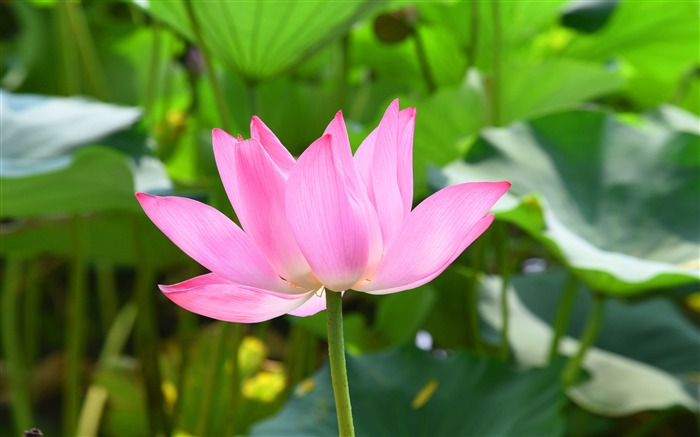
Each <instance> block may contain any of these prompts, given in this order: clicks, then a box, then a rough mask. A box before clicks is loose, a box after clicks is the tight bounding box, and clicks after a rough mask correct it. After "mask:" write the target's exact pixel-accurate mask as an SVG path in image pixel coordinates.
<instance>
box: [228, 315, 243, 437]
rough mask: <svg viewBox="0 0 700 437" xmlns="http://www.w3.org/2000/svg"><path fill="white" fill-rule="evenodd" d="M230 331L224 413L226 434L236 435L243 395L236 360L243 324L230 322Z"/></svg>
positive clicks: (238, 365)
mask: <svg viewBox="0 0 700 437" xmlns="http://www.w3.org/2000/svg"><path fill="white" fill-rule="evenodd" d="M229 325H230V326H231V328H232V333H231V335H230V337H231V342H230V345H229V347H230V350H231V354H230V355H229V356H228V359H229V360H230V363H231V375H230V378H231V379H230V382H229V387H228V388H229V393H228V402H229V404H228V405H229V407H228V409H227V414H226V435H237V434H236V427H237V425H238V422H237V419H238V417H239V416H238V412H239V411H240V409H241V406H242V402H241V401H242V399H243V396H242V395H241V369H240V363H239V361H238V355H239V352H240V349H241V342H242V341H243V336H244V334H245V332H244V329H243V325H241V324H240V323H230V324H229Z"/></svg>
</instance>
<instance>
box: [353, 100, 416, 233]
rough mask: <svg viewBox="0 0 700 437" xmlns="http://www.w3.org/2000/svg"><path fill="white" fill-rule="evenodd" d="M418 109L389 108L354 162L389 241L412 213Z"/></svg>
mask: <svg viewBox="0 0 700 437" xmlns="http://www.w3.org/2000/svg"><path fill="white" fill-rule="evenodd" d="M414 121H415V110H414V109H413V108H409V109H406V110H404V111H401V112H399V101H398V100H394V101H393V102H392V103H391V105H389V107H388V108H387V110H386V112H385V113H384V116H383V117H382V120H381V121H380V122H379V126H378V127H377V129H375V131H374V132H372V133H371V134H370V136H369V137H368V138H367V139H366V140H365V141H364V142H363V143H362V144H361V145H360V148H359V149H358V151H357V153H356V154H355V162H356V165H357V167H358V172H359V173H360V175H361V177H362V179H363V182H364V183H365V184H366V185H367V189H368V192H369V197H370V199H371V200H372V202H373V203H374V206H375V208H376V211H377V214H378V217H379V222H380V225H381V229H382V238H383V240H384V241H385V242H386V241H390V240H391V239H392V238H393V236H394V235H395V233H396V232H397V231H398V230H399V229H400V228H401V225H402V223H403V221H404V219H405V218H406V216H407V215H408V213H409V212H410V211H411V203H412V201H413V169H412V160H411V154H412V151H413V127H414Z"/></svg>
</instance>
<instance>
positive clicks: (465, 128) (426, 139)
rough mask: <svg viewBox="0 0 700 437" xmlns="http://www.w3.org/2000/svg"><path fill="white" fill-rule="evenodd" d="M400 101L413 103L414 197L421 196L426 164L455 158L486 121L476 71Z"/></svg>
mask: <svg viewBox="0 0 700 437" xmlns="http://www.w3.org/2000/svg"><path fill="white" fill-rule="evenodd" d="M402 105H405V106H413V105H415V106H416V110H417V112H416V114H417V115H416V130H415V138H414V149H413V168H414V185H415V195H416V197H421V196H425V195H427V194H428V190H427V169H428V165H438V166H442V165H445V164H447V163H448V162H451V161H453V160H455V159H457V158H458V157H459V156H461V155H463V154H464V152H465V151H466V148H467V144H468V143H469V141H470V140H471V139H472V138H473V136H474V135H475V134H476V133H477V132H478V131H479V129H481V127H482V126H484V125H485V123H486V102H485V96H484V92H483V87H482V83H481V77H480V76H479V74H478V73H476V72H475V71H474V72H471V73H470V74H468V75H467V77H465V80H464V82H463V83H462V84H461V85H460V86H459V87H443V88H440V89H439V90H438V91H437V92H435V93H434V94H432V95H430V96H429V97H427V98H425V99H423V100H421V101H416V102H412V101H411V100H410V99H406V100H402Z"/></svg>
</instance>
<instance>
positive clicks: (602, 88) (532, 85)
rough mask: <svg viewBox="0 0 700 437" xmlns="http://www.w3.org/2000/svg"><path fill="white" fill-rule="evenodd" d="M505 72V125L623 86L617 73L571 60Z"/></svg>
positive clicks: (509, 68) (516, 65)
mask: <svg viewBox="0 0 700 437" xmlns="http://www.w3.org/2000/svg"><path fill="white" fill-rule="evenodd" d="M505 71H507V72H508V73H507V74H505V75H504V79H505V80H504V81H503V92H502V94H501V99H500V108H501V114H500V122H501V123H502V124H509V123H511V122H514V121H516V120H522V119H529V118H532V117H535V116H541V115H545V114H550V113H553V112H555V111H559V110H563V109H568V108H573V107H575V106H576V105H578V104H580V103H582V102H585V101H587V100H590V99H593V98H595V97H599V96H602V95H606V94H609V93H611V92H613V91H616V90H618V89H619V88H621V87H622V85H623V81H622V77H621V76H620V74H619V73H618V72H615V71H613V70H611V69H606V68H603V67H599V66H597V65H595V64H590V63H585V62H580V61H575V60H569V59H553V60H547V61H542V62H541V63H532V62H530V63H513V64H512V65H510V66H507V67H506V69H505Z"/></svg>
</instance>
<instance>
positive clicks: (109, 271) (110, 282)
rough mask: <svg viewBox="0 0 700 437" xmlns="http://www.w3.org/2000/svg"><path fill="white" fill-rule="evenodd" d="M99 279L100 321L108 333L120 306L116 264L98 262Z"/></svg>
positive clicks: (96, 273)
mask: <svg viewBox="0 0 700 437" xmlns="http://www.w3.org/2000/svg"><path fill="white" fill-rule="evenodd" d="M95 276H96V279H97V281H96V282H97V298H98V300H99V307H98V308H99V311H100V321H101V322H102V329H103V330H104V333H105V334H107V333H108V332H109V330H110V329H111V327H112V322H114V318H115V317H116V316H117V311H118V308H119V303H118V300H119V299H118V297H117V295H118V294H117V288H116V281H117V278H116V277H115V275H114V266H113V265H112V263H110V262H109V261H102V262H98V263H97V265H96V266H95Z"/></svg>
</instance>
